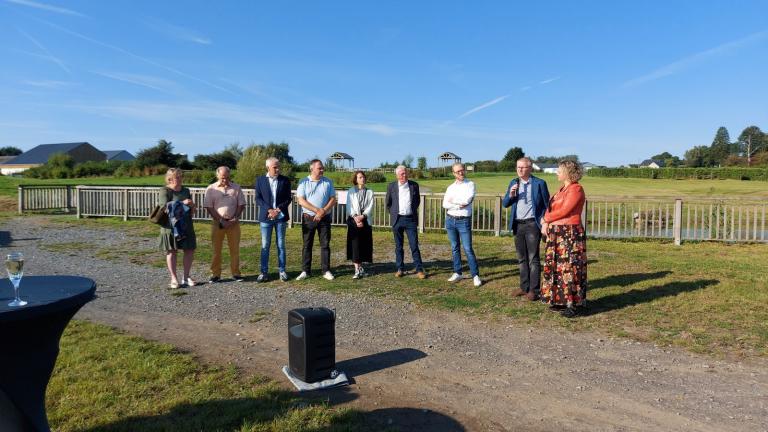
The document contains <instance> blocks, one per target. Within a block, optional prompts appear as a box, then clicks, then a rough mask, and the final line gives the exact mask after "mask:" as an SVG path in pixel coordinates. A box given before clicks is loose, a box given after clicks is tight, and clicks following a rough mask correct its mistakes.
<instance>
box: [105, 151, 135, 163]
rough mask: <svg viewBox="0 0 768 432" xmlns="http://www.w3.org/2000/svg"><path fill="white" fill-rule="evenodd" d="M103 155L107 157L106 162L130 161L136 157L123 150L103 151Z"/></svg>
mask: <svg viewBox="0 0 768 432" xmlns="http://www.w3.org/2000/svg"><path fill="white" fill-rule="evenodd" d="M103 153H104V154H105V155H107V161H108V162H109V161H120V162H123V161H132V160H135V159H136V157H135V156H134V155H132V154H130V153H128V152H127V151H125V150H104V151H103Z"/></svg>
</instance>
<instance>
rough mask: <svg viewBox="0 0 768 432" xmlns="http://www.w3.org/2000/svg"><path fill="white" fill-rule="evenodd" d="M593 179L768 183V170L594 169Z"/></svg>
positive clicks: (590, 171) (729, 168)
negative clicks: (747, 181) (756, 181)
mask: <svg viewBox="0 0 768 432" xmlns="http://www.w3.org/2000/svg"><path fill="white" fill-rule="evenodd" d="M587 175H589V176H591V177H624V178H651V179H678V180H680V179H697V180H702V179H704V180H725V179H730V180H759V181H768V168H740V167H728V168H592V169H590V170H589V171H587Z"/></svg>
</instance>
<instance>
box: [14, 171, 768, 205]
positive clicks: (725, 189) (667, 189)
mask: <svg viewBox="0 0 768 432" xmlns="http://www.w3.org/2000/svg"><path fill="white" fill-rule="evenodd" d="M304 175H306V174H305V173H300V174H299V176H304ZM516 176H517V175H516V174H515V173H493V174H488V173H481V174H475V175H470V176H469V178H470V179H471V180H473V181H474V182H475V184H476V185H477V191H478V193H484V194H501V193H504V190H505V189H506V188H507V185H509V181H510V180H512V179H513V178H515V177H516ZM538 176H540V177H541V178H543V179H544V180H546V182H547V185H548V187H549V190H550V192H554V191H556V190H557V189H558V187H559V185H558V182H557V178H556V177H555V175H554V174H538ZM389 177H392V176H391V175H388V178H389ZM452 181H453V180H451V179H439V180H429V179H421V180H418V182H419V184H420V185H421V188H422V190H424V191H431V192H436V193H437V192H444V191H445V189H446V188H447V187H448V185H449V184H450V183H451V182H452ZM581 183H582V185H583V186H584V189H585V190H586V192H587V197H589V196H599V197H616V198H622V197H631V198H638V197H659V198H662V197H668V198H671V197H681V198H686V197H689V198H690V197H696V198H710V197H718V198H721V197H732V198H740V199H750V200H763V199H767V198H768V183H766V182H757V181H739V180H666V179H624V178H604V177H589V176H587V177H584V179H582V181H581ZM19 184H50V185H66V184H69V185H76V184H84V185H137V186H160V185H162V184H163V176H150V177H124V178H113V177H90V178H81V179H62V180H38V179H20V178H15V177H6V176H0V196H6V197H12V198H15V197H16V194H17V192H18V185H19ZM370 186H371V188H372V189H373V190H375V191H386V183H374V184H371V185H370Z"/></svg>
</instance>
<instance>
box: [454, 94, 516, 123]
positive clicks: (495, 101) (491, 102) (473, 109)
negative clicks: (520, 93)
mask: <svg viewBox="0 0 768 432" xmlns="http://www.w3.org/2000/svg"><path fill="white" fill-rule="evenodd" d="M509 96H510V95H504V96H499V97H497V98H496V99H493V100H491V101H488V102H486V103H484V104H482V105H478V106H476V107H474V108H472V109H471V110H469V111H467V112H465V113H464V114H462V115H460V116H459V117H458V118H459V119H463V118H464V117H467V116H470V115H472V114H474V113H476V112H478V111H481V110H484V109H486V108H488V107H491V106H494V105H496V104H497V103H499V102H501V101H503V100H504V99H506V98H508V97H509Z"/></svg>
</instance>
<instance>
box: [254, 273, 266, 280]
mask: <svg viewBox="0 0 768 432" xmlns="http://www.w3.org/2000/svg"><path fill="white" fill-rule="evenodd" d="M267 281H269V277H267V274H266V273H262V274H260V275H259V276H258V277H257V278H256V282H267Z"/></svg>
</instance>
